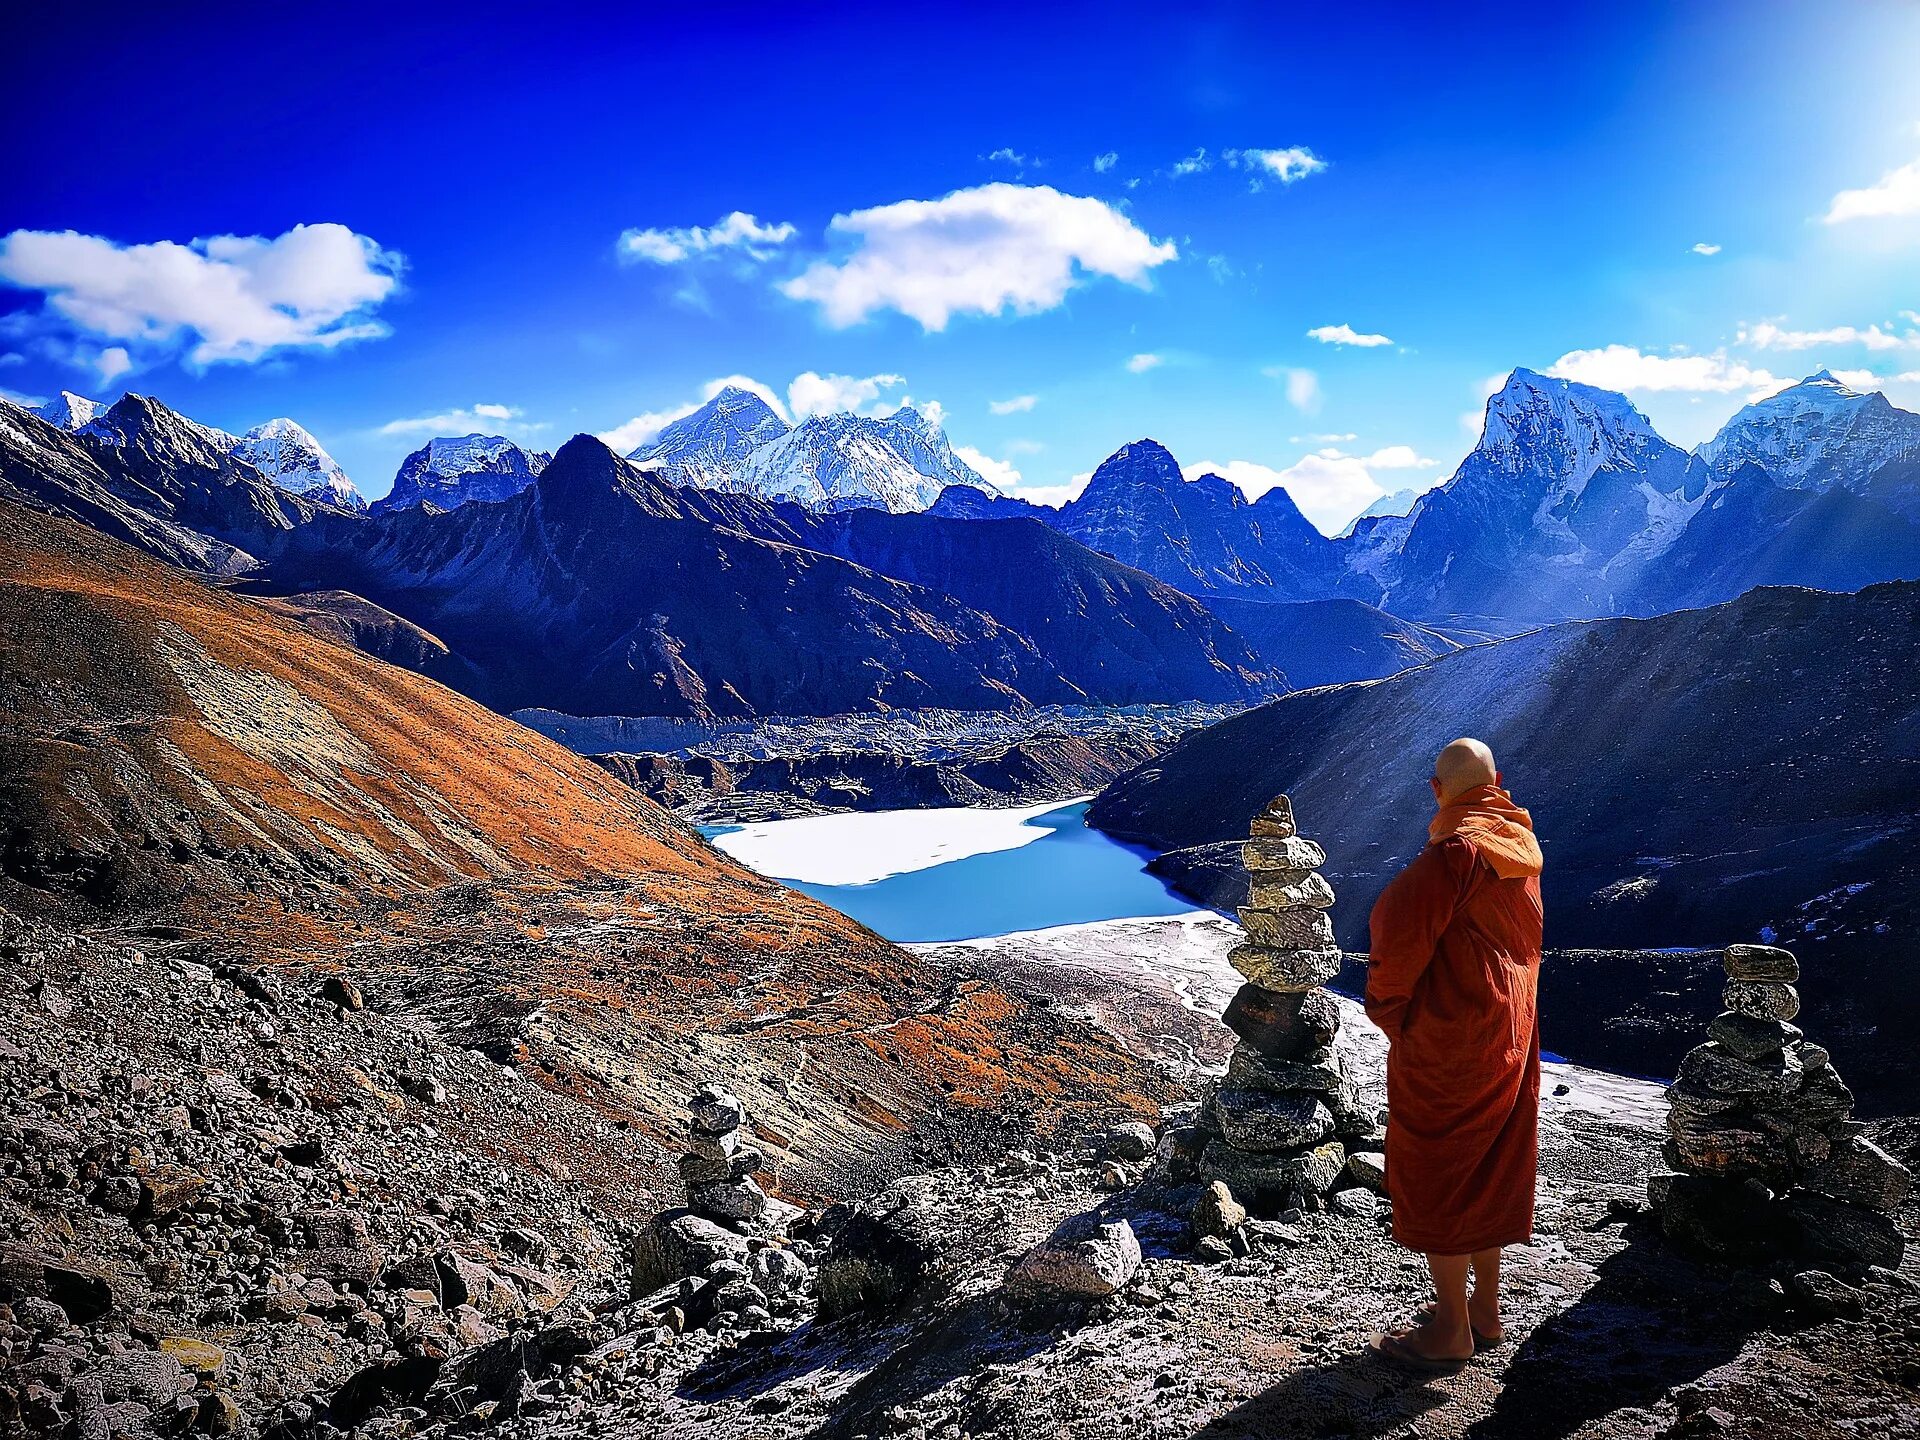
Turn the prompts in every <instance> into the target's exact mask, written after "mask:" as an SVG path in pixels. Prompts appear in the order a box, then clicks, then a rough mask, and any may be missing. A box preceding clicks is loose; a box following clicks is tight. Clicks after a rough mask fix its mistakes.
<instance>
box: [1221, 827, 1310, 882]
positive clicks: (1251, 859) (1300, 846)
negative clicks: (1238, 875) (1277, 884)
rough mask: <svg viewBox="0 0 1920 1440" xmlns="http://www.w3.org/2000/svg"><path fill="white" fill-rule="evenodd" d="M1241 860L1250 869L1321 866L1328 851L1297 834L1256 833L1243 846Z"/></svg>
mask: <svg viewBox="0 0 1920 1440" xmlns="http://www.w3.org/2000/svg"><path fill="white" fill-rule="evenodd" d="M1240 863H1241V864H1242V865H1244V866H1245V867H1246V868H1247V870H1248V871H1249V872H1250V873H1253V874H1256V875H1257V874H1259V873H1260V872H1261V871H1264V870H1318V869H1319V868H1320V867H1321V866H1322V865H1324V864H1326V863H1327V852H1326V851H1325V850H1323V849H1321V848H1320V846H1318V845H1316V844H1315V843H1314V842H1313V841H1311V840H1303V839H1301V838H1300V837H1299V836H1297V835H1285V836H1282V835H1253V836H1251V837H1249V838H1248V840H1247V843H1246V844H1244V845H1242V846H1241V847H1240Z"/></svg>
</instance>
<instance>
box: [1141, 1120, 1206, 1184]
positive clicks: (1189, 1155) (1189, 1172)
mask: <svg viewBox="0 0 1920 1440" xmlns="http://www.w3.org/2000/svg"><path fill="white" fill-rule="evenodd" d="M1212 1138H1213V1137H1212V1136H1211V1135H1210V1134H1209V1133H1208V1132H1207V1131H1206V1130H1204V1129H1202V1128H1201V1127H1200V1126H1198V1125H1169V1126H1168V1127H1167V1129H1166V1132H1165V1133H1164V1134H1162V1135H1161V1137H1160V1143H1159V1144H1158V1145H1157V1146H1156V1147H1154V1152H1153V1154H1154V1158H1153V1165H1154V1171H1155V1173H1156V1174H1157V1175H1158V1176H1159V1177H1160V1178H1161V1179H1162V1180H1164V1181H1165V1182H1166V1183H1167V1184H1169V1185H1185V1184H1186V1183H1187V1182H1188V1181H1190V1180H1193V1179H1196V1178H1197V1177H1198V1176H1199V1173H1200V1157H1201V1156H1202V1155H1203V1154H1204V1153H1205V1151H1206V1148H1207V1141H1208V1140H1210V1139H1212Z"/></svg>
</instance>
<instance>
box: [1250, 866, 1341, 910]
mask: <svg viewBox="0 0 1920 1440" xmlns="http://www.w3.org/2000/svg"><path fill="white" fill-rule="evenodd" d="M1250 879H1251V882H1252V883H1250V884H1249V885H1248V886H1247V908H1248V909H1249V910H1303V909H1310V910H1325V909H1327V908H1329V907H1330V906H1331V905H1332V904H1333V887H1332V886H1331V885H1329V884H1328V883H1327V880H1326V877H1325V876H1324V875H1322V874H1320V873H1319V872H1318V871H1317V870H1277V871H1264V872H1263V871H1258V870H1256V871H1254V872H1253V874H1252V876H1251V877H1250Z"/></svg>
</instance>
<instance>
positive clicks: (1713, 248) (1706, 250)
mask: <svg viewBox="0 0 1920 1440" xmlns="http://www.w3.org/2000/svg"><path fill="white" fill-rule="evenodd" d="M1693 253H1694V254H1696V255H1718V254H1719V253H1720V247H1719V246H1718V245H1709V244H1707V242H1706V241H1704V240H1702V241H1701V242H1700V243H1699V244H1698V245H1695V246H1694V247H1693Z"/></svg>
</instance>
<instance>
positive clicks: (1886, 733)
mask: <svg viewBox="0 0 1920 1440" xmlns="http://www.w3.org/2000/svg"><path fill="white" fill-rule="evenodd" d="M1916 667H1920V584H1915V583H1910V582H1898V583H1892V584H1884V585H1876V586H1873V587H1871V588H1870V589H1867V590H1865V591H1862V592H1860V593H1859V594H1854V595H1846V594H1841V595H1833V594H1823V593H1819V592H1816V591H1810V590H1797V589H1763V590H1756V591H1753V592H1751V593H1749V594H1747V595H1744V596H1742V597H1741V598H1739V599H1737V600H1734V601H1730V602H1727V603H1724V604H1721V605H1717V606H1713V607H1711V608H1707V609H1700V610H1688V611H1682V612H1680V613H1677V614H1672V615H1663V616H1660V617H1658V618H1655V619H1649V620H1604V621H1592V622H1584V623H1573V624H1564V625H1556V626H1551V627H1548V628H1546V629H1542V630H1537V631H1534V632H1532V633H1529V634H1526V635H1522V636H1519V637H1517V638H1515V639H1513V640H1508V641H1502V642H1499V643H1496V644H1488V645H1480V646H1475V647H1473V648H1470V649H1467V650H1462V651H1459V652H1457V653H1455V654H1453V655H1448V656H1443V657H1442V658H1440V659H1438V660H1435V661H1433V662H1431V663H1429V664H1426V665H1423V666H1420V667H1419V668H1417V669H1413V670H1407V671H1403V672H1402V673H1401V674H1399V675H1396V676H1393V677H1391V678H1389V679H1386V680H1381V681H1376V682H1373V683H1371V684H1361V685H1345V686H1337V687H1334V688H1331V689H1325V690H1315V691H1309V692H1306V693H1302V694H1295V695H1289V696H1286V697H1284V698H1282V699H1280V700H1278V701H1275V702H1273V703H1271V704H1268V705H1265V706H1262V707H1260V708H1259V709H1256V710H1252V711H1249V712H1247V713H1245V714H1243V715H1240V716H1237V717H1235V718H1232V719H1229V720H1225V721H1223V722H1221V723H1219V724H1217V725H1213V726H1210V727H1209V728H1208V729H1206V730H1203V731H1201V732H1199V733H1198V734H1196V735H1194V736H1193V737H1191V738H1190V739H1188V740H1186V741H1184V742H1182V743H1181V744H1179V745H1177V746H1175V747H1174V748H1173V749H1172V750H1170V751H1169V752H1168V753H1167V754H1166V755H1164V756H1162V757H1160V758H1159V759H1157V760H1155V761H1153V762H1151V763H1149V764H1148V765H1146V766H1144V767H1142V768H1141V769H1139V770H1137V771H1134V772H1133V773H1132V774H1130V775H1126V776H1123V777H1121V778H1120V779H1119V780H1117V781H1116V782H1115V783H1114V784H1113V785H1112V786H1110V787H1109V788H1108V789H1107V790H1106V791H1105V792H1104V793H1103V794H1102V795H1101V796H1100V797H1099V798H1098V799H1097V800H1096V801H1095V803H1094V805H1093V807H1092V808H1091V810H1090V812H1089V819H1090V821H1091V822H1092V823H1093V824H1096V825H1098V826H1099V827H1100V828H1102V829H1104V830H1107V831H1109V832H1111V833H1113V834H1115V835H1118V836H1121V837H1123V838H1126V839H1129V840H1135V841H1139V842H1142V843H1145V844H1148V845H1152V846H1154V847H1156V848H1160V849H1174V848H1180V847H1206V846H1209V845H1214V846H1219V845H1220V844H1221V842H1228V841H1232V840H1234V839H1236V838H1237V837H1238V835H1239V833H1240V832H1241V831H1242V830H1244V829H1245V825H1246V817H1247V816H1248V815H1250V814H1252V813H1254V812H1255V811H1256V810H1258V809H1259V807H1260V806H1261V805H1262V804H1264V803H1265V800H1266V798H1267V797H1268V796H1270V795H1273V794H1276V793H1281V792H1286V793H1289V794H1291V795H1292V796H1293V797H1294V799H1295V802H1296V803H1297V804H1298V805H1300V806H1301V808H1302V810H1303V811H1305V812H1307V813H1311V814H1313V815H1315V816H1324V817H1326V818H1325V821H1324V823H1322V825H1321V834H1320V837H1319V838H1321V839H1322V840H1323V841H1324V843H1325V844H1326V847H1327V851H1328V854H1329V856H1330V857H1331V858H1330V860H1329V862H1328V867H1327V869H1328V874H1329V877H1330V878H1332V879H1333V880H1334V882H1335V886H1336V888H1337V889H1338V890H1339V892H1340V893H1341V894H1342V895H1343V896H1350V897H1352V898H1353V900H1354V901H1355V902H1357V903H1356V904H1354V905H1353V906H1352V907H1351V908H1343V909H1342V911H1341V912H1340V914H1339V916H1338V917H1337V918H1338V923H1339V932H1340V938H1341V940H1342V941H1343V943H1345V944H1347V945H1348V946H1349V947H1351V948H1355V949H1364V948H1365V946H1366V916H1367V912H1368V909H1369V907H1370V906H1371V904H1372V901H1373V897H1374V896H1375V895H1376V894H1377V893H1378V891H1379V889H1380V887H1381V886H1382V885H1383V884H1384V883H1385V881H1386V880H1387V879H1388V878H1389V877H1390V876H1391V875H1392V874H1393V873H1394V872H1395V871H1396V870H1397V869H1398V868H1399V867H1400V866H1401V865H1402V864H1404V863H1405V862H1406V861H1407V860H1408V859H1410V858H1411V857H1412V856H1413V855H1414V854H1415V853H1416V852H1417V851H1418V850H1419V848H1420V847H1421V846H1422V845H1423V844H1424V843H1425V835H1426V821H1427V817H1428V815H1429V814H1430V812H1431V810H1432V800H1431V797H1430V796H1429V794H1428V792H1427V787H1426V776H1427V774H1428V767H1429V766H1430V764H1431V761H1432V757H1433V755H1434V753H1435V752H1436V751H1437V750H1438V749H1439V747H1440V746H1441V745H1443V744H1445V743H1446V742H1447V741H1448V740H1450V739H1452V738H1454V737H1455V736H1456V735H1462V734H1470V735H1478V736H1480V737H1481V738H1482V739H1484V740H1486V741H1487V742H1488V743H1489V744H1491V745H1492V746H1493V749H1494V752H1495V754H1496V755H1498V756H1499V757H1500V761H1501V764H1502V766H1503V767H1504V772H1505V775H1506V777H1507V780H1508V781H1509V782H1510V785H1511V788H1512V789H1513V790H1514V792H1515V794H1516V796H1517V797H1518V799H1519V800H1520V802H1521V803H1522V804H1524V805H1527V806H1529V807H1531V808H1532V809H1533V811H1534V815H1535V818H1536V821H1537V823H1538V827H1539V831H1540V834H1541V836H1542V839H1543V841H1544V843H1545V848H1546V853H1547V883H1546V895H1547V933H1548V937H1549V943H1550V944H1552V945H1555V946H1567V947H1582V946H1589V947H1632V948H1636V949H1650V948H1659V947H1669V946H1709V947H1710V946H1718V945H1723V944H1726V943H1729V942H1732V941H1738V940H1751V939H1755V938H1761V937H1765V936H1775V937H1779V938H1780V941H1781V943H1783V944H1786V945H1789V946H1792V947H1795V948H1796V949H1797V950H1798V951H1799V953H1800V954H1801V956H1802V958H1803V960H1807V961H1808V962H1809V963H1810V964H1812V965H1817V966H1832V967H1834V969H1835V973H1836V975H1837V974H1839V973H1841V972H1843V971H1844V972H1846V973H1847V974H1848V977H1849V978H1848V982H1847V983H1846V984H1844V985H1842V984H1839V983H1837V981H1836V983H1835V984H1834V986H1833V987H1831V988H1832V990H1833V992H1834V993H1835V995H1836V1000H1835V1003H1836V1004H1840V1005H1844V1006H1845V1007H1847V1008H1846V1016H1845V1020H1844V1023H1845V1024H1846V1025H1847V1026H1849V1027H1852V1028H1854V1029H1856V1030H1859V1031H1862V1032H1865V1031H1867V1030H1871V1029H1872V1028H1873V1027H1874V1026H1875V1025H1876V1024H1878V1025H1881V1026H1882V1027H1883V1028H1882V1029H1881V1030H1880V1031H1879V1033H1880V1034H1881V1035H1882V1036H1883V1037H1885V1039H1886V1041H1887V1042H1888V1044H1891V1042H1892V1041H1893V1037H1895V1036H1900V1037H1904V1036H1905V1035H1907V1034H1909V1033H1910V1032H1911V1028H1912V1025H1913V1024H1914V1023H1920V1014H1916V1013H1915V1010H1914V1007H1915V1005H1916V1003H1917V1002H1916V999H1915V992H1914V990H1913V988H1912V986H1911V985H1909V984H1908V983H1907V981H1906V979H1905V978H1904V976H1903V975H1896V971H1897V970H1901V969H1903V967H1901V966H1896V965H1895V963H1894V951H1895V949H1896V948H1897V945H1896V940H1895V937H1898V936H1901V935H1904V934H1907V933H1910V931H1911V930H1912V928H1913V927H1914V926H1915V925H1916V924H1920V814H1916V811H1915V807H1914V803H1913V797H1914V795H1915V794H1916V793H1920V690H1916V688H1915V686H1914V684H1913V680H1912V677H1913V675H1914V673H1915V672H1916ZM1183 853H1185V852H1184V851H1183ZM1171 865H1172V868H1175V869H1180V868H1185V869H1186V870H1187V872H1188V873H1187V879H1186V880H1185V881H1184V882H1183V883H1184V884H1185V885H1186V886H1187V887H1188V888H1191V889H1195V890H1196V891H1199V892H1201V893H1204V894H1205V895H1206V896H1207V898H1209V899H1211V900H1213V901H1214V902H1215V903H1221V902H1223V901H1231V900H1232V899H1233V897H1234V894H1235V891H1236V888H1238V887H1240V886H1243V885H1244V880H1243V879H1239V878H1237V856H1235V855H1232V854H1231V853H1230V852H1229V851H1227V850H1225V849H1217V850H1214V851H1210V852H1209V851H1200V852H1197V853H1188V854H1187V855H1186V859H1185V860H1184V861H1183V860H1182V859H1181V858H1179V857H1175V858H1174V859H1173V860H1172V862H1171ZM1893 1014H1900V1015H1904V1016H1905V1017H1906V1019H1905V1020H1904V1021H1902V1022H1900V1023H1897V1024H1896V1023H1893V1022H1892V1021H1891V1020H1890V1019H1889V1018H1887V1017H1889V1016H1891V1015H1893ZM1898 1043H1899V1045H1900V1046H1902V1047H1904V1046H1905V1041H1904V1038H1902V1039H1901V1040H1900V1041H1899V1042H1898ZM1877 1053H1878V1055H1879V1059H1876V1060H1875V1061H1874V1062H1873V1063H1874V1064H1876V1065H1884V1064H1886V1063H1891V1062H1889V1061H1888V1060H1887V1054H1888V1053H1889V1052H1888V1049H1887V1047H1886V1046H1885V1045H1883V1046H1882V1047H1881V1049H1880V1051H1878V1052H1877ZM1902 1053H1907V1052H1906V1051H1905V1050H1903V1051H1902ZM1882 1073H1885V1072H1884V1070H1883V1072H1882Z"/></svg>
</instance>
